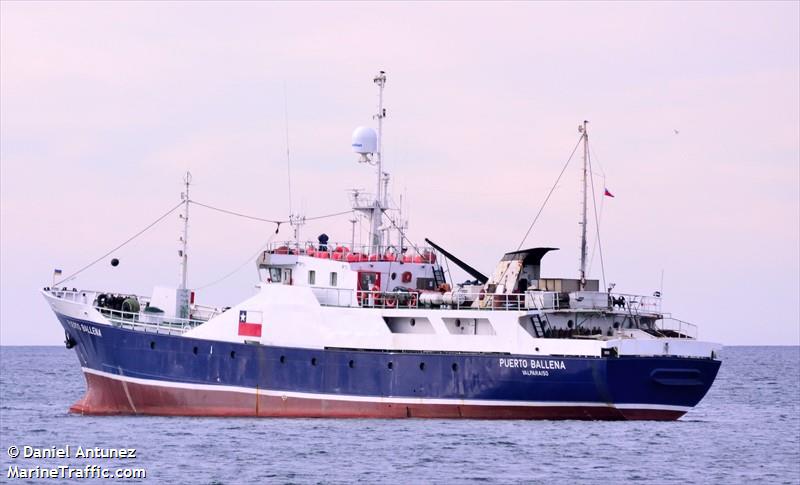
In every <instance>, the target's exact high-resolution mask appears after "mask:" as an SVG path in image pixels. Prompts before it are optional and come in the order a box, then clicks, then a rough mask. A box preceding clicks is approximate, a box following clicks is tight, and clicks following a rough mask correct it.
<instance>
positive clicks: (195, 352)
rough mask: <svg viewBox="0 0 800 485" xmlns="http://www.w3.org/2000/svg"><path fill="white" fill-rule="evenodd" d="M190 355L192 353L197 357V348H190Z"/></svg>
mask: <svg viewBox="0 0 800 485" xmlns="http://www.w3.org/2000/svg"><path fill="white" fill-rule="evenodd" d="M192 353H193V354H194V355H197V346H194V347H193V348H192Z"/></svg>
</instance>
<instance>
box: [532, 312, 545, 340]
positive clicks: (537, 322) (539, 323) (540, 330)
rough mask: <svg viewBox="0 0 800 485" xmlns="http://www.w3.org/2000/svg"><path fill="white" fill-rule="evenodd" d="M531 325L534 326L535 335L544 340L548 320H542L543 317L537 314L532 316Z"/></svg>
mask: <svg viewBox="0 0 800 485" xmlns="http://www.w3.org/2000/svg"><path fill="white" fill-rule="evenodd" d="M531 324H532V325H533V333H535V334H536V337H537V338H544V331H545V325H547V321H546V319H545V320H542V317H541V315H539V314H538V313H537V314H536V315H532V316H531Z"/></svg>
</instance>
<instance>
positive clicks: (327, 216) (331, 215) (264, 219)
mask: <svg viewBox="0 0 800 485" xmlns="http://www.w3.org/2000/svg"><path fill="white" fill-rule="evenodd" d="M189 203H191V204H195V205H199V206H200V207H205V208H206V209H211V210H215V211H217V212H222V213H223V214H228V215H232V216H237V217H242V218H245V219H251V220H254V221H260V222H269V223H271V224H278V225H280V224H285V223H287V222H289V220H288V219H283V220H274V219H266V218H264V217H256V216H251V215H247V214H242V213H241V212H235V211H232V210H228V209H221V208H219V207H214V206H213V205H208V204H203V203H201V202H197V201H195V200H190V201H189ZM351 212H353V210H352V209H351V210H347V211H342V212H334V213H333V214H325V215H322V216H314V217H306V218H305V220H307V221H316V220H318V219H327V218H329V217H336V216H341V215H344V214H350V213H351Z"/></svg>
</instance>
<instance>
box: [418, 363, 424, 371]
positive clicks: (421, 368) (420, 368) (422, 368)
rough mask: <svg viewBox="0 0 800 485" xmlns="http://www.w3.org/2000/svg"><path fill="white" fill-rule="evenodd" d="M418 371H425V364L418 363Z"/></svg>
mask: <svg viewBox="0 0 800 485" xmlns="http://www.w3.org/2000/svg"><path fill="white" fill-rule="evenodd" d="M419 370H425V362H420V363H419Z"/></svg>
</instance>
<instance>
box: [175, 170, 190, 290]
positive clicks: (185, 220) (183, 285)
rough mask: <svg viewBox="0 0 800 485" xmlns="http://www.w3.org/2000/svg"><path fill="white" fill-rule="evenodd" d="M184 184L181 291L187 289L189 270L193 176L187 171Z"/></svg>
mask: <svg viewBox="0 0 800 485" xmlns="http://www.w3.org/2000/svg"><path fill="white" fill-rule="evenodd" d="M183 183H184V184H185V186H186V189H185V191H184V192H183V193H182V194H181V199H183V214H181V219H183V234H181V248H180V250H179V251H178V255H179V256H180V258H181V282H180V286H179V287H178V288H179V289H181V290H185V289H186V279H187V273H188V270H189V261H188V257H187V256H186V246H187V244H188V238H189V185H190V184H191V183H192V174H191V173H190V172H188V171H187V172H186V175H184V176H183Z"/></svg>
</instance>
